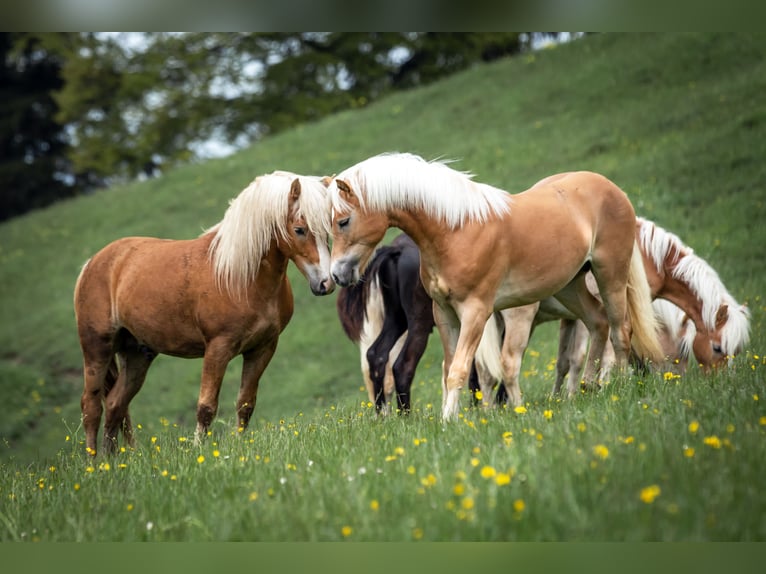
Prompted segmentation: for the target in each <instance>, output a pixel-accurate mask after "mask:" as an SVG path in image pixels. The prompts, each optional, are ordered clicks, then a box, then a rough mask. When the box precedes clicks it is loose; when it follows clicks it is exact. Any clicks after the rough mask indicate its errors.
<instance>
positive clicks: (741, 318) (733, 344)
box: [558, 217, 750, 385]
mask: <svg viewBox="0 0 766 574" xmlns="http://www.w3.org/2000/svg"><path fill="white" fill-rule="evenodd" d="M636 237H637V239H638V240H639V245H640V247H641V254H642V257H643V260H644V267H645V269H646V275H647V279H648V281H649V287H650V290H651V296H652V299H654V300H655V301H654V308H655V314H656V315H657V317H658V319H659V322H660V323H661V324H662V325H664V326H665V338H666V339H667V338H668V337H669V338H670V341H669V344H670V347H669V349H668V350H669V351H670V354H671V362H672V363H676V362H678V363H679V364H680V365H681V367H680V370H682V371H684V370H685V368H686V364H687V362H688V360H689V357H690V356H691V355H692V354H693V355H694V358H695V359H696V361H697V364H698V365H699V366H700V368H701V369H702V371H703V372H704V373H710V372H711V371H713V370H715V369H718V368H721V367H725V366H728V365H730V364H731V362H732V360H733V359H734V357H736V356H737V355H738V354H739V353H741V352H742V351H743V350H744V348H745V346H746V345H747V344H748V342H749V340H750V310H749V309H748V308H747V306H746V305H740V304H739V303H738V302H737V301H736V299H734V297H733V296H732V295H731V294H730V293H729V291H728V289H727V288H726V286H725V285H724V283H723V281H721V278H720V276H719V275H718V273H717V272H716V271H715V269H713V268H712V267H711V266H710V264H709V263H708V262H707V261H705V260H704V259H702V258H701V257H699V256H698V255H696V254H695V253H694V250H693V249H692V248H691V247H689V246H688V245H686V244H685V243H684V242H683V241H682V240H681V239H680V238H679V237H678V236H677V235H675V234H674V233H672V232H670V231H667V230H666V229H663V228H662V227H660V226H659V225H657V224H656V223H655V222H653V221H650V220H648V219H646V218H643V217H638V218H637V221H636ZM661 300H664V301H668V302H669V303H672V306H670V307H669V306H665V305H662V304H657V303H658V301H661ZM572 337H574V338H577V337H579V338H581V339H582V338H584V337H586V335H585V333H584V332H583V331H582V329H580V331H579V332H576V333H574V334H573V335H572ZM574 346H575V347H581V346H582V345H581V344H578V343H575V345H574ZM607 351H608V349H607ZM580 352H581V351H580ZM566 360H571V361H574V362H575V363H576V362H577V361H578V358H577V357H569V358H565V361H564V362H563V364H564V366H562V369H561V370H562V371H565V365H566ZM605 360H606V361H608V360H610V359H609V355H608V354H607V356H606V357H605ZM575 372H576V369H575ZM558 384H559V385H560V382H559V383H558Z"/></svg>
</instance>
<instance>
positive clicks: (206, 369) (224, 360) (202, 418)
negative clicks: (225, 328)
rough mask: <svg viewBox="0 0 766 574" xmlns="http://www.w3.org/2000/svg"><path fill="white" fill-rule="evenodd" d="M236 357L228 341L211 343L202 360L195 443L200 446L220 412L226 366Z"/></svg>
mask: <svg viewBox="0 0 766 574" xmlns="http://www.w3.org/2000/svg"><path fill="white" fill-rule="evenodd" d="M233 357H234V354H233V353H232V351H231V349H230V347H229V344H228V341H223V340H220V339H218V340H215V339H214V340H213V341H210V342H209V343H208V345H207V348H206V349H205V356H204V358H203V359H202V382H201V384H200V389H199V399H197V429H196V430H195V432H194V441H195V443H196V444H200V443H201V442H202V439H203V438H204V437H206V436H207V431H208V429H209V428H210V424H211V423H212V422H213V418H215V415H216V413H217V412H218V395H219V394H220V392H221V382H222V381H223V375H224V373H225V372H226V365H228V364H229V361H230V360H231V359H232V358H233Z"/></svg>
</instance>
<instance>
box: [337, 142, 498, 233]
mask: <svg viewBox="0 0 766 574" xmlns="http://www.w3.org/2000/svg"><path fill="white" fill-rule="evenodd" d="M472 177H473V175H472V174H469V173H465V172H460V171H456V170H454V169H452V168H451V167H449V166H447V162H444V161H431V162H428V161H426V160H424V159H423V158H422V157H420V156H417V155H413V154H409V153H386V154H381V155H376V156H373V157H371V158H368V159H366V160H364V161H362V162H360V163H357V164H356V165H354V166H352V167H350V168H348V169H346V170H344V171H343V172H341V173H340V174H339V175H337V176H336V177H335V178H334V179H333V182H332V183H331V184H330V186H329V193H330V198H331V201H332V207H333V209H334V210H335V211H346V210H348V209H349V208H350V206H349V205H348V204H347V203H346V202H345V201H343V199H342V198H341V197H340V194H339V192H338V186H337V183H336V180H338V179H342V180H344V181H346V182H347V183H348V184H349V185H350V186H351V188H352V190H353V191H354V193H356V195H357V197H358V199H359V203H360V205H361V206H362V209H368V210H370V211H376V212H379V211H387V210H389V209H409V208H411V209H422V210H423V211H425V212H426V214H428V215H429V216H431V217H434V218H437V219H440V220H442V221H444V222H445V223H447V225H448V226H449V227H450V228H453V229H454V228H455V227H458V226H459V225H461V224H463V223H465V222H467V221H474V222H479V223H483V222H485V221H487V220H488V219H489V218H490V217H500V216H502V215H504V214H506V213H508V212H509V211H510V205H509V201H508V199H509V198H510V196H509V195H508V193H506V192H505V191H503V190H501V189H497V188H495V187H492V186H490V185H486V184H483V183H477V182H474V181H472Z"/></svg>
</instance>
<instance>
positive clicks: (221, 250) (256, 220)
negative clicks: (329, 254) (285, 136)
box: [205, 171, 330, 293]
mask: <svg viewBox="0 0 766 574" xmlns="http://www.w3.org/2000/svg"><path fill="white" fill-rule="evenodd" d="M295 178H299V179H300V183H301V194H300V199H299V202H298V205H299V214H302V215H303V217H304V218H305V220H306V223H307V225H308V227H309V232H310V233H312V234H313V235H317V236H319V237H320V238H321V240H322V241H325V242H326V238H327V236H328V235H329V233H330V213H329V207H328V204H327V201H328V199H327V191H326V188H325V186H324V184H323V183H322V182H321V181H320V180H319V178H314V177H305V176H298V175H296V174H293V173H290V172H286V171H275V172H274V173H271V174H269V175H262V176H259V177H256V178H255V180H254V181H253V182H252V183H251V184H250V185H249V186H247V187H246V188H245V189H244V190H243V191H242V192H241V193H240V194H239V195H238V196H237V197H235V198H234V199H233V200H231V202H230V204H229V208H228V209H227V210H226V213H225V214H224V216H223V219H222V220H221V221H220V222H219V223H218V224H216V225H214V226H213V227H211V228H210V229H207V230H206V231H205V233H210V232H212V233H215V237H214V238H213V241H212V243H211V244H210V251H209V253H210V257H211V259H212V261H213V268H214V270H215V275H216V282H217V284H218V286H219V288H221V289H225V290H227V291H229V292H231V293H236V292H238V291H240V290H242V289H244V287H245V286H246V285H247V284H248V283H249V282H251V281H252V280H254V279H255V277H256V275H257V273H258V268H259V267H260V264H261V259H262V258H263V256H264V255H266V252H267V251H268V249H269V246H270V245H271V241H272V238H273V237H275V236H278V237H283V238H285V237H286V236H287V227H286V226H287V220H288V215H289V214H288V212H287V210H288V197H289V194H290V186H291V185H292V182H293V181H294V180H295Z"/></svg>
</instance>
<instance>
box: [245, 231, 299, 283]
mask: <svg viewBox="0 0 766 574" xmlns="http://www.w3.org/2000/svg"><path fill="white" fill-rule="evenodd" d="M289 263H290V258H289V256H288V255H287V254H286V252H285V249H284V246H283V245H281V242H280V241H279V240H277V239H272V240H271V245H270V246H269V250H268V251H267V252H266V254H265V255H264V256H263V258H262V259H261V264H260V266H259V267H258V273H257V275H256V276H255V280H254V281H252V282H251V283H250V285H249V286H248V291H250V292H255V293H258V294H259V295H262V294H263V293H268V292H271V291H273V290H276V289H278V288H279V287H280V286H281V285H282V283H283V282H284V278H285V276H286V275H287V266H288V264H289Z"/></svg>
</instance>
